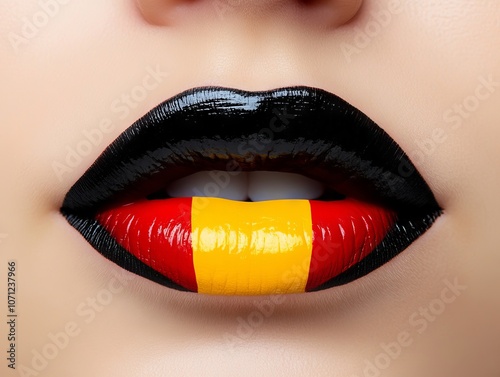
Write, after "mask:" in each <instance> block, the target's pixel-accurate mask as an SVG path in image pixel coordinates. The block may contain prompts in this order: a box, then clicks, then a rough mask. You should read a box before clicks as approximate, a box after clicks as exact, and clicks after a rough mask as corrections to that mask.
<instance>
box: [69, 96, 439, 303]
mask: <svg viewBox="0 0 500 377" xmlns="http://www.w3.org/2000/svg"><path fill="white" fill-rule="evenodd" d="M203 170H220V171H228V172H232V173H237V172H239V171H256V170H267V171H285V172H293V173H299V174H303V175H305V176H308V177H310V178H313V179H316V180H319V181H321V182H323V183H324V184H325V186H327V187H328V188H329V189H331V190H333V191H335V192H336V193H339V194H340V195H341V196H340V197H339V198H337V200H327V199H325V200H274V201H267V202H256V203H252V202H237V201H229V200H224V199H218V198H200V197H191V198H169V197H168V196H165V195H164V194H161V195H158V193H159V192H160V193H161V192H163V191H162V189H163V188H164V187H165V186H166V185H167V184H168V183H169V182H172V181H174V180H176V179H179V178H182V177H184V176H187V175H190V174H192V173H195V172H198V171H203ZM201 203H205V204H204V205H202V204H201ZM61 213H62V214H63V215H64V216H65V217H66V219H67V220H68V222H69V223H70V224H71V225H72V226H73V227H74V228H75V229H76V230H78V231H79V232H80V233H81V234H82V235H83V237H84V238H85V239H87V241H88V242H89V243H90V244H91V245H92V246H93V247H94V248H95V249H96V250H97V251H98V252H99V253H101V254H102V255H103V256H104V257H106V258H107V259H109V260H111V261H113V262H114V263H116V264H118V265H119V266H121V267H123V268H125V269H127V270H129V271H131V272H133V273H136V274H137V275H140V276H142V277H145V278H147V279H150V280H152V281H155V282H157V283H160V284H162V285H164V286H167V287H170V288H174V289H178V290H182V291H192V292H199V293H206V294H216V295H259V294H273V293H300V292H309V291H316V290H321V289H326V288H330V287H333V286H336V285H340V284H345V283H348V282H350V281H352V280H354V279H357V278H360V277H362V276H364V275H366V274H367V273H369V272H371V271H373V270H374V269H376V268H378V267H380V266H381V265H383V264H384V263H386V262H387V261H389V260H390V259H392V258H393V257H394V256H396V255H397V254H399V253H400V252H401V251H403V250H404V249H405V248H406V247H407V246H408V245H410V244H411V243H412V242H413V241H415V240H416V239H417V238H418V237H419V236H420V235H421V234H423V233H424V232H425V231H426V230H427V229H428V228H429V227H430V226H431V225H432V223H433V222H434V221H435V219H436V218H437V217H438V216H439V215H440V214H441V209H440V207H439V205H438V204H437V202H436V200H435V198H434V195H433V193H432V191H431V190H430V188H429V186H428V185H427V183H426V182H425V180H424V179H423V178H422V176H421V175H420V173H419V172H418V171H417V169H416V168H415V166H414V165H413V164H412V163H411V161H410V160H409V158H408V157H407V156H406V154H405V153H404V151H403V150H402V149H401V148H400V147H399V146H398V145H397V143H396V142H395V141H394V140H393V139H392V138H391V137H390V136H389V135H388V134H387V133H386V132H385V131H384V130H383V129H381V128H380V127H379V126H377V125H376V124H375V123H374V122H373V121H372V120H371V119H370V118H368V117H367V116H366V115H365V114H363V113H362V112H361V111H360V110H358V109H356V108H355V107H353V106H352V105H350V104H348V103H347V102H345V101H344V100H342V99H341V98H339V97H337V96H335V95H334V94H332V93H329V92H326V91H324V90H321V89H316V88H310V87H289V88H280V89H275V90H270V91H265V92H247V91H242V90H236V89H229V88H220V87H204V88H195V89H191V90H188V91H186V92H183V93H181V94H179V95H177V96H175V97H173V98H171V99H169V100H167V101H165V102H163V103H162V104H160V105H158V106H157V107H155V108H154V109H153V110H151V111H150V112H149V113H147V114H146V115H145V116H143V117H142V118H140V119H139V120H137V121H136V122H135V123H134V124H133V125H132V126H131V127H129V128H128V129H126V130H125V131H124V132H123V133H122V134H121V135H120V136H119V137H118V138H117V139H116V140H115V141H114V142H112V143H111V144H110V145H109V146H108V147H107V148H106V149H105V150H104V152H103V153H102V154H101V156H99V157H98V158H97V160H96V161H95V162H94V163H93V165H92V166H91V167H90V168H89V169H88V170H87V171H86V172H85V173H84V175H83V176H82V177H81V178H80V179H79V180H78V181H77V182H76V183H75V184H74V185H73V186H72V187H71V189H70V190H69V192H68V193H67V194H66V197H65V199H64V201H63V204H62V207H61Z"/></svg>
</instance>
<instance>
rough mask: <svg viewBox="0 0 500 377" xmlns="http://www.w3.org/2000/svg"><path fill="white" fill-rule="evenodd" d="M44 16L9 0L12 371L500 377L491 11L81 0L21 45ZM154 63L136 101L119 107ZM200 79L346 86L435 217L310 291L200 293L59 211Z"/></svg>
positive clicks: (0, 103) (404, 4)
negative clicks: (431, 201)
mask: <svg viewBox="0 0 500 377" xmlns="http://www.w3.org/2000/svg"><path fill="white" fill-rule="evenodd" d="M47 3H50V1H47ZM61 3H62V1H61ZM41 9H42V8H41V6H40V4H39V2H38V1H34V0H4V1H2V2H1V4H0V36H1V37H2V38H1V39H0V62H1V63H0V64H1V68H2V69H1V70H0V82H1V83H2V85H1V86H0V109H1V111H0V118H1V130H2V133H1V138H0V156H1V158H0V167H1V172H2V182H3V184H2V185H1V186H0V213H1V216H0V235H1V236H2V237H1V241H2V243H1V244H0V248H1V259H2V263H1V265H0V271H1V272H0V276H4V277H5V273H6V271H7V261H10V260H15V261H16V263H17V275H16V279H17V283H18V293H17V312H18V313H19V317H18V322H17V343H16V344H17V345H16V347H17V365H16V367H17V370H16V371H14V370H11V369H9V368H7V367H6V365H5V364H6V361H5V360H4V361H3V362H2V366H1V370H2V375H7V376H11V375H12V376H14V375H19V373H20V368H22V367H25V368H23V369H22V370H24V374H22V373H21V375H37V376H38V375H39V376H51V377H59V376H73V377H80V376H96V377H97V376H109V375H120V376H127V377H134V376H143V375H149V376H197V375H200V376H201V375H202V376H233V375H239V376H325V377H326V376H328V377H344V376H345V377H354V376H357V377H361V376H378V375H383V376H387V377H396V376H405V377H413V376H415V377H417V376H418V377H420V376H429V377H442V376H455V377H462V376H463V377H466V376H467V377H469V376H472V375H473V376H482V377H490V376H491V377H495V376H498V375H500V362H499V361H498V354H499V351H500V325H499V324H498V318H499V317H500V295H499V294H498V286H499V285H500V275H499V274H498V265H499V264H500V252H499V251H500V250H499V246H498V227H499V226H500V218H499V215H498V214H499V213H500V197H499V195H498V192H499V188H500V158H499V153H500V152H499V149H498V140H499V138H500V127H499V126H500V113H499V111H498V109H499V105H500V49H499V48H498V46H499V45H500V3H499V2H496V1H486V0H476V1H473V2H465V1H459V0H449V1H439V2H436V1H430V0H418V1H417V0H401V1H389V0H365V1H359V2H358V1H340V0H332V1H326V0H325V1H321V2H317V3H316V2H309V3H308V4H302V5H299V4H298V3H296V2H293V1H277V0H276V1H275V0H268V1H257V0H251V1H229V0H221V1H218V2H217V1H208V0H207V1H202V0H200V1H182V0H179V1H175V2H174V1H160V0H143V1H141V2H140V4H137V3H136V2H134V1H132V0H122V1H117V0H115V1H99V0H93V1H76V0H75V1H69V2H67V4H61V5H59V6H58V9H56V8H52V11H53V15H51V16H48V18H47V19H48V21H47V23H46V25H45V26H43V27H36V29H35V30H34V31H33V30H31V32H32V35H31V36H30V37H29V38H25V37H24V36H23V34H22V33H23V29H22V28H23V24H24V23H25V20H24V19H23V17H27V19H28V20H33V17H34V15H35V14H37V12H39V11H40V10H41ZM54 9H55V10H54ZM375 12H379V13H378V14H381V13H380V12H382V13H383V14H384V15H385V17H386V18H384V19H383V18H380V17H381V16H376V15H375ZM387 14H389V15H390V18H387ZM42 21H43V20H42ZM374 22H375V23H378V25H379V26H378V27H377V26H376V25H375V26H374ZM35 26H36V25H35ZM361 31H363V32H365V37H360V33H361ZM366 33H368V34H366ZM20 38H24V39H20ZM363 38H364V39H363ZM151 71H157V73H156V74H155V75H156V76H154V75H153V76H152V74H151ZM148 75H149V76H150V77H152V80H151V79H148V80H147V81H146V85H147V86H148V87H149V88H150V89H147V95H146V96H145V98H143V99H141V100H140V101H132V102H128V103H126V102H122V101H126V100H124V99H123V98H122V95H123V94H127V93H128V94H130V93H131V91H133V90H134V88H136V87H137V86H138V85H139V86H140V85H144V78H145V77H147V76H148ZM204 85H219V86H226V87H234V88H240V89H246V90H266V89H273V88H277V87H283V86H290V85H307V86H313V87H319V88H322V89H325V90H327V91H330V92H332V93H335V94H337V95H338V96H340V97H342V98H344V99H345V100H347V101H348V102H350V103H352V104H353V105H354V106H356V107H358V108H359V109H361V110H362V111H363V112H365V113H366V114H368V115H369V116H370V117H371V118H372V119H373V120H374V121H375V122H376V123H377V124H379V125H380V126H381V127H382V128H383V129H384V130H385V131H386V132H387V133H388V134H389V135H391V137H392V138H393V139H394V140H396V142H397V143H398V144H399V145H400V146H401V147H402V148H403V150H405V151H406V153H407V154H408V155H409V156H410V158H411V159H412V161H413V162H414V164H415V165H416V166H417V168H418V170H419V171H420V172H421V174H422V176H423V177H424V178H425V180H426V181H427V182H428V184H429V186H430V187H431V189H432V190H433V192H434V194H435V196H436V199H437V201H438V203H439V205H440V206H441V208H443V214H442V215H441V216H440V217H439V218H438V220H437V221H436V223H435V224H434V225H433V226H432V227H431V229H430V230H429V231H427V232H426V233H425V234H424V235H422V236H421V237H420V238H419V239H418V240H417V241H415V242H414V243H413V244H412V245H411V246H410V247H408V248H407V249H406V250H405V251H403V252H402V253H401V254H400V255H399V256H397V257H395V258H394V259H392V260H391V261H389V262H388V263H386V264H385V265H383V266H382V267H380V268H378V269H377V270H375V271H373V272H371V273H370V274H368V275H367V276H365V277H363V278H360V279H358V280H356V281H353V282H351V283H349V284H347V285H344V286H340V287H334V288H332V289H328V290H324V291H321V292H317V293H306V294H298V295H287V296H281V297H268V296H266V297H243V298H242V297H216V296H205V295H199V294H191V293H182V292H178V291H174V290H171V289H168V288H166V287H163V286H160V285H158V284H156V283H153V282H151V281H149V280H146V279H144V278H141V277H138V276H136V275H134V274H132V273H130V272H127V271H124V270H122V269H121V268H120V267H118V266H116V265H115V264H113V263H111V262H109V261H108V260H106V259H104V258H103V257H102V256H101V255H99V254H98V253H97V252H96V251H95V250H94V249H93V248H92V247H91V246H90V245H89V244H88V243H87V242H86V241H85V240H84V239H83V238H82V236H81V235H80V234H79V233H78V232H77V231H76V230H75V229H73V228H72V227H71V226H70V225H69V224H68V223H67V221H66V220H65V219H64V218H63V216H62V215H61V214H60V212H59V208H60V206H61V203H62V200H63V198H64V195H65V194H66V192H67V191H68V190H69V188H70V187H71V186H72V185H73V184H74V182H75V181H76V180H77V179H78V178H79V177H80V176H81V175H82V174H83V173H84V172H85V170H86V169H87V168H88V167H89V166H90V165H91V164H92V162H93V161H94V160H95V159H96V158H97V157H98V156H99V154H100V153H101V152H102V151H103V150H104V149H105V147H106V146H107V145H108V144H109V143H111V142H112V141H113V140H114V139H115V138H116V137H117V136H118V135H119V134H120V133H121V132H123V130H125V129H126V128H127V127H129V126H130V125H131V124H132V123H133V122H134V121H135V120H136V119H138V118H139V117H141V116H142V115H144V114H145V113H146V112H147V111H148V110H150V109H151V108H152V107H154V106H155V105H157V104H158V103H160V102H162V101H164V100H165V99H167V98H170V97H171V96H173V95H175V94H177V93H179V92H181V91H183V90H186V89H189V88H192V87H198V86H204ZM153 87H154V88H153ZM116 101H119V103H120V105H119V106H121V110H120V111H118V110H117V109H116V107H113V105H112V104H115V105H114V106H116ZM108 119H109V120H110V121H111V126H108V128H107V129H106V132H101V134H102V141H98V142H96V143H95V144H96V145H92V148H91V150H90V151H89V152H88V153H87V155H86V156H83V157H82V158H81V161H77V162H76V163H75V164H74V166H71V167H69V168H67V169H66V170H58V168H57V166H59V165H58V163H60V164H65V160H66V158H67V155H68V153H69V152H68V151H69V150H70V149H71V150H75V149H76V148H77V146H78V145H79V144H80V143H81V142H82V140H85V139H86V136H85V135H84V134H83V132H84V131H86V132H90V131H91V130H92V129H96V128H99V126H102V125H103V124H108V125H109V122H108V121H107V120H108ZM103 127H104V126H103ZM116 276H119V277H120V279H117V278H116ZM2 280H3V281H5V280H6V278H5V279H4V278H2ZM2 284H4V283H2ZM450 285H454V286H455V288H454V289H453V290H452V289H450V288H449V286H450ZM4 287H5V286H4ZM103 289H105V290H106V291H103ZM0 295H1V296H0V302H1V305H5V303H6V302H7V297H6V289H4V288H2V289H1V293H0ZM103 302H104V303H105V304H103ZM5 307H6V306H4V308H5ZM259 308H260V309H259ZM262 308H265V309H262ZM429 308H430V309H429ZM4 310H5V309H4ZM256 313H260V314H256ZM65 329H66V332H68V334H69V335H64V336H63V335H59V343H60V344H61V346H60V347H59V348H57V349H56V351H55V353H56V354H57V355H56V356H54V358H53V359H52V360H46V362H45V363H44V362H43V361H40V360H38V361H37V362H35V364H34V363H33V358H34V357H35V356H34V355H36V354H37V352H40V353H42V352H43V350H44V349H45V351H47V350H50V349H51V350H52V351H53V350H54V349H53V347H52V348H51V347H50V346H47V345H48V344H56V347H57V342H56V341H55V340H54V336H53V335H55V334H58V333H61V332H63V331H65ZM4 330H6V328H5V329H4ZM3 334H4V331H3V330H2V342H1V344H2V350H3V349H4V348H5V349H8V347H7V343H8V342H7V340H6V336H4V335H3ZM51 334H52V335H51ZM396 343H397V344H399V345H396ZM389 345H390V346H389ZM47 347H48V348H47ZM388 347H392V348H388ZM3 353H4V352H3ZM49 354H50V351H49ZM383 354H385V355H386V356H380V355H383ZM37 363H38V364H37ZM370 364H371V365H374V366H373V367H370ZM377 365H378V366H377ZM27 368H30V369H31V370H32V373H31V372H28V369H27ZM4 373H5V374H4ZM30 373H31V374H30ZM370 373H371V374H370ZM377 373H378V374H377Z"/></svg>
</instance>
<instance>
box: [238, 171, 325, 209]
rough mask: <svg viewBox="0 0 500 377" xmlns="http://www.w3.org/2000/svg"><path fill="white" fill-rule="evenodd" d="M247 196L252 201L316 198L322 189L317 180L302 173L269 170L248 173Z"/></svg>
mask: <svg viewBox="0 0 500 377" xmlns="http://www.w3.org/2000/svg"><path fill="white" fill-rule="evenodd" d="M248 177H249V179H248V197H249V198H250V200H251V201H253V202H260V201H263V200H275V199H316V198H319V197H320V196H321V195H322V194H323V191H324V187H323V185H322V184H321V183H319V182H318V181H315V180H313V179H311V178H307V177H304V176H303V175H299V174H293V173H281V172H271V171H252V172H249V173H248Z"/></svg>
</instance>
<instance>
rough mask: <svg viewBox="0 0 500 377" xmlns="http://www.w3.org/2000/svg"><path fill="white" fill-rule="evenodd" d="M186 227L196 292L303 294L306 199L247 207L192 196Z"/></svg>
mask: <svg viewBox="0 0 500 377" xmlns="http://www.w3.org/2000/svg"><path fill="white" fill-rule="evenodd" d="M191 227H192V228H191V230H192V232H191V236H192V248H193V263H194V270H195V273H196V281H197V283H198V292H199V293H207V294H215V295H264V294H276V293H298V292H304V291H305V287H306V283H307V278H308V276H309V264H310V261H311V253H312V221H311V207H310V204H309V201H308V200H272V201H265V202H255V203H251V202H238V201H232V200H226V199H218V198H199V197H193V202H192V213H191ZM292 274H293V278H290V276H292Z"/></svg>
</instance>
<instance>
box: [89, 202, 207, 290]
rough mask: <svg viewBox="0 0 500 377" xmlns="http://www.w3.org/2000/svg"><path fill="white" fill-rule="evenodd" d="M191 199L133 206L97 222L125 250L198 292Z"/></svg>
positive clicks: (104, 215) (110, 212)
mask: <svg viewBox="0 0 500 377" xmlns="http://www.w3.org/2000/svg"><path fill="white" fill-rule="evenodd" d="M191 204H192V198H174V199H168V200H153V201H143V202H137V203H132V204H130V205H125V206H120V207H117V208H112V209H110V210H107V211H104V212H102V213H100V214H99V215H97V220H98V221H99V222H100V223H101V224H102V225H103V226H104V227H105V228H106V230H107V231H108V232H109V233H110V234H111V235H112V236H113V238H115V240H116V241H117V242H118V243H119V244H120V245H121V246H123V248H125V249H126V250H128V251H129V252H130V253H132V254H133V255H134V256H136V257H137V258H138V259H139V260H140V261H142V262H143V263H145V264H146V265H148V266H150V267H152V268H153V269H154V270H156V271H158V272H159V273H161V274H162V275H164V276H166V277H168V278H169V279H170V280H172V281H173V282H175V283H177V284H179V285H181V286H183V287H184V288H187V289H189V290H190V291H192V292H197V291H198V283H197V282H196V275H195V271H194V264H193V249H192V247H191Z"/></svg>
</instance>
